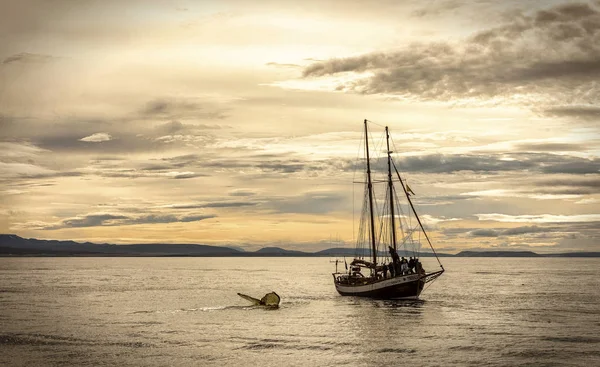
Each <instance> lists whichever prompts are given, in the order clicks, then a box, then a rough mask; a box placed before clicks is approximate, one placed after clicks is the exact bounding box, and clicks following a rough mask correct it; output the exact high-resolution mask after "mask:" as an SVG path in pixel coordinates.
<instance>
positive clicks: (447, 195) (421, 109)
mask: <svg viewBox="0 0 600 367" xmlns="http://www.w3.org/2000/svg"><path fill="white" fill-rule="evenodd" d="M363 119H369V120H372V121H374V122H375V123H377V124H379V125H383V126H385V125H388V126H389V127H390V129H391V131H392V137H393V140H394V143H395V152H396V153H397V157H396V161H397V162H398V166H399V169H400V170H401V171H402V172H403V173H404V176H405V178H406V179H407V182H409V184H410V186H411V188H412V189H413V190H414V191H415V193H416V195H415V197H414V200H415V205H416V207H417V209H418V211H419V212H420V214H422V215H423V219H424V221H425V222H426V224H427V227H428V228H429V231H430V234H431V237H432V239H433V242H434V244H435V246H436V249H437V250H439V251H441V252H449V253H455V252H458V251H461V250H465V249H491V248H494V249H502V250H506V249H508V250H510V249H515V250H534V251H537V252H566V251H600V175H599V174H600V129H599V127H600V2H599V1H590V2H585V1H583V2H573V1H568V2H567V1H550V0H544V1H540V0H520V1H516V0H506V1H484V0H474V1H456V0H438V1H408V0H407V1H392V0H373V1H360V0H334V1H314V0H306V1H288V0H279V1H260V0H257V1H241V0H239V1H135V0H134V1H112V0H104V1H90V0H83V1H71V0H54V1H47V0H43V1H42V0H40V1H27V0H26V1H3V2H2V4H1V5H0V180H1V185H0V203H1V207H0V233H12V234H17V235H19V236H22V237H27V238H29V237H34V238H40V239H70V240H76V241H90V242H102V243H117V244H127V243H148V242H161V243H199V244H212V245H223V246H238V247H241V248H245V249H247V250H256V249H258V248H260V247H263V246H279V247H282V248H286V249H296V250H304V251H314V250H320V249H324V248H328V247H333V246H332V244H331V241H330V239H331V238H332V237H333V238H339V239H340V240H342V241H344V242H345V243H346V246H348V247H352V241H353V238H355V236H356V233H355V231H356V223H355V221H356V217H357V215H356V213H357V212H359V211H360V209H359V208H357V206H358V204H357V203H354V204H353V197H354V196H356V193H357V191H358V192H361V190H362V189H361V188H357V187H355V186H356V185H353V184H352V181H353V179H354V169H353V167H354V166H355V165H354V162H355V160H356V156H357V152H358V151H359V146H360V143H361V142H360V139H361V132H362V128H363V125H362V121H363ZM375 127H377V125H375ZM359 203H360V201H359Z"/></svg>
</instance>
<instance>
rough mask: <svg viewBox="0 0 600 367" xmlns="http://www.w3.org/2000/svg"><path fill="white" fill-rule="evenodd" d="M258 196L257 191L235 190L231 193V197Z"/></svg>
mask: <svg viewBox="0 0 600 367" xmlns="http://www.w3.org/2000/svg"><path fill="white" fill-rule="evenodd" d="M256 194H257V193H256V191H253V190H249V189H235V190H232V191H230V192H229V195H231V196H254V195H256Z"/></svg>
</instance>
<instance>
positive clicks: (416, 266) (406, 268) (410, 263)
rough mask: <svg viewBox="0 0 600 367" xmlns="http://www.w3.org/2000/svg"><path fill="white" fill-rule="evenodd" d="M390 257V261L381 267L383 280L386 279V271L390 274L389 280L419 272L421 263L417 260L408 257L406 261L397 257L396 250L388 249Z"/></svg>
mask: <svg viewBox="0 0 600 367" xmlns="http://www.w3.org/2000/svg"><path fill="white" fill-rule="evenodd" d="M389 251H390V256H391V257H392V261H391V262H390V263H389V264H384V265H383V278H384V279H385V278H387V273H388V271H389V272H390V278H394V277H396V276H399V275H408V274H415V273H418V272H420V269H421V263H420V262H419V260H418V259H417V258H414V257H412V256H411V257H410V258H409V259H408V260H407V259H406V258H405V257H404V256H402V258H400V256H399V255H398V252H397V251H396V249H394V248H392V247H391V246H390V247H389Z"/></svg>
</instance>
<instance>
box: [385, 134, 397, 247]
mask: <svg viewBox="0 0 600 367" xmlns="http://www.w3.org/2000/svg"><path fill="white" fill-rule="evenodd" d="M385 141H386V143H387V156H388V187H389V189H390V215H391V218H390V221H391V225H392V246H393V248H394V250H396V217H395V216H394V184H392V156H391V154H392V152H391V151H390V133H389V130H388V127H387V126H386V127H385Z"/></svg>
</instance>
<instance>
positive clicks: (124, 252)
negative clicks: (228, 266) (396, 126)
mask: <svg viewBox="0 0 600 367" xmlns="http://www.w3.org/2000/svg"><path fill="white" fill-rule="evenodd" d="M355 254H356V250H355V249H353V248H342V247H337V248H329V249H325V250H321V251H317V252H304V251H297V250H286V249H282V248H280V247H263V248H261V249H259V250H257V251H244V250H243V249H241V248H239V247H226V246H211V245H200V244H161V243H152V244H132V245H114V244H96V243H91V242H83V243H81V242H75V241H61V240H39V239H35V238H29V239H28V238H22V237H20V236H18V235H15V234H0V256H205V257H211V256H215V257H216V256H232V257H260V256H265V257H270V256H289V257H294V256H296V257H303V256H306V257H311V256H354V255H355ZM361 255H363V256H370V251H369V250H365V251H363V253H362V254H361ZM379 255H380V256H385V255H386V254H384V253H379ZM437 255H438V256H440V257H600V252H567V253H556V254H538V253H535V252H533V251H494V250H490V251H462V252H459V253H458V254H455V255H454V254H447V253H438V254H437ZM420 256H421V257H430V256H434V255H433V254H432V253H430V252H422V253H421V254H420Z"/></svg>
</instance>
